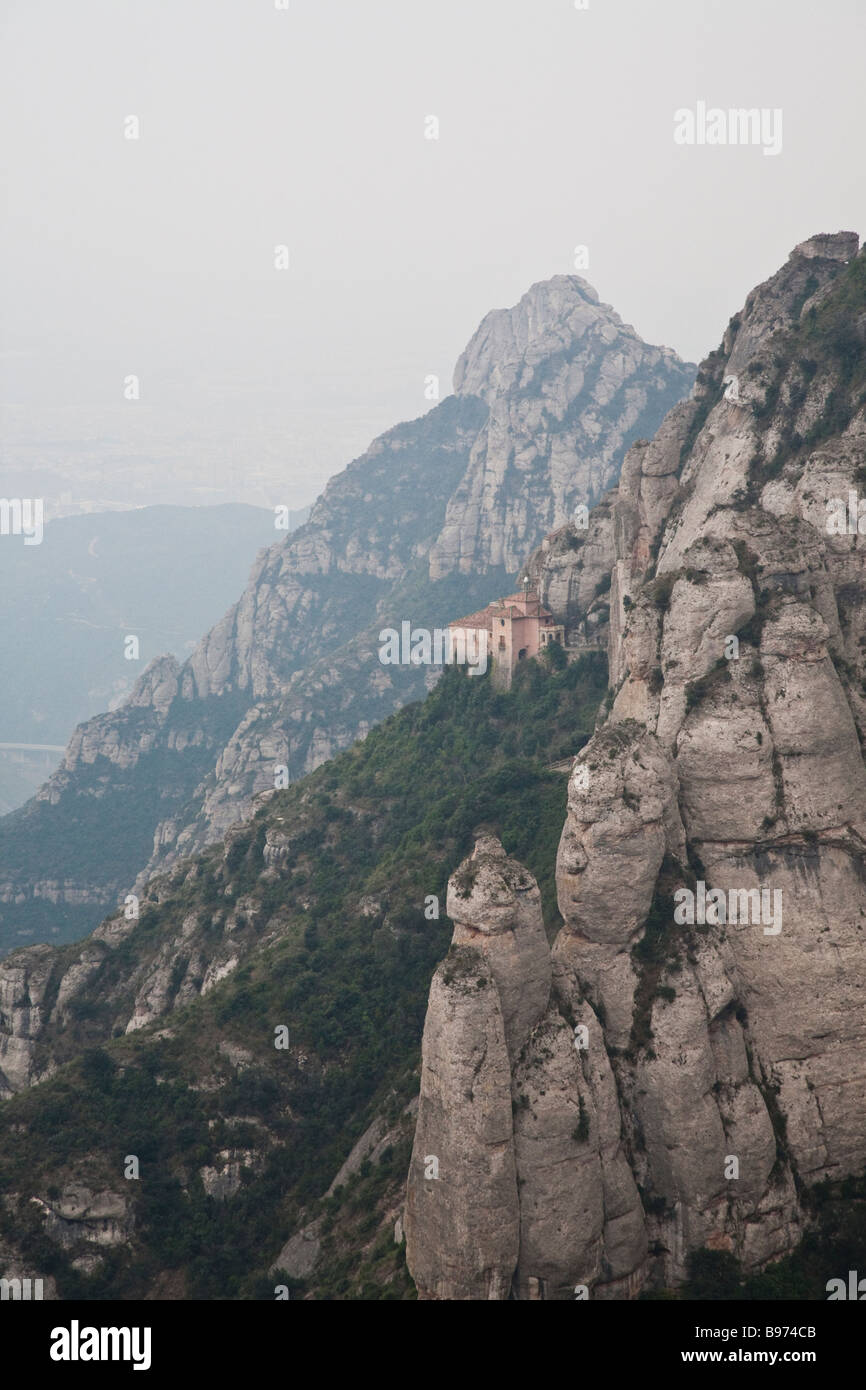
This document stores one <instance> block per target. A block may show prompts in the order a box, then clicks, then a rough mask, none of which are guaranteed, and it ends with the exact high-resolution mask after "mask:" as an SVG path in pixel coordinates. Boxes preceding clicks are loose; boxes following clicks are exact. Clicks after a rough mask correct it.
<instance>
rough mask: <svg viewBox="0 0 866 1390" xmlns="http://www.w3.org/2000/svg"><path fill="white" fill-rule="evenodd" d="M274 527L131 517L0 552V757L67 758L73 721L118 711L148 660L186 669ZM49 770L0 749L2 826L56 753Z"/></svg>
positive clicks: (267, 519) (259, 517) (190, 512)
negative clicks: (170, 660)
mask: <svg viewBox="0 0 866 1390" xmlns="http://www.w3.org/2000/svg"><path fill="white" fill-rule="evenodd" d="M295 515H299V514H295ZM300 515H302V514H300ZM49 517H50V512H49ZM274 520H275V518H274V514H273V512H271V511H268V510H267V509H265V508H261V507H250V506H246V505H243V504H240V503H237V504H227V505H223V506H218V507H179V506H177V507H176V506H157V507H137V508H133V509H131V510H129V511H113V512H105V513H92V514H88V515H86V516H70V517H61V518H59V519H55V520H52V519H49V520H48V521H47V522H46V525H45V531H44V535H43V538H42V544H41V545H40V546H38V547H35V546H34V547H25V546H24V545H23V544H21V543H20V542H18V541H16V540H15V539H14V538H4V539H2V540H0V688H2V690H3V707H2V713H0V745H3V744H6V743H15V744H55V745H56V744H62V745H63V746H65V745H66V743H67V741H68V739H69V735H70V733H71V731H72V730H73V729H74V728H75V726H76V725H77V724H79V723H80V722H81V721H82V720H83V719H87V718H89V717H91V716H92V715H94V714H96V713H98V711H100V710H102V709H107V708H108V709H110V708H113V707H115V706H117V705H119V704H121V703H122V702H123V700H124V699H126V698H127V697H128V695H129V694H130V692H131V690H132V688H133V686H134V685H135V682H136V680H137V679H138V677H139V676H140V675H141V673H142V672H143V671H144V670H145V668H146V667H147V666H148V665H149V663H150V662H151V661H152V660H153V659H154V658H155V657H157V656H160V655H162V654H163V653H164V652H167V651H173V652H174V653H175V654H176V655H177V656H178V657H179V658H180V659H181V660H182V659H183V658H184V657H186V656H187V655H188V654H189V652H190V651H192V650H193V648H194V646H195V644H196V642H197V641H198V640H199V638H200V637H201V635H202V633H204V632H206V631H207V630H208V628H209V627H211V626H212V624H213V623H214V621H215V620H216V619H217V618H218V617H219V616H220V615H221V614H222V613H223V612H224V611H225V607H226V605H227V604H228V603H230V602H231V601H232V599H233V598H234V596H235V594H236V593H237V591H238V588H239V586H240V585H241V584H243V583H244V581H245V579H246V576H247V574H248V572H249V566H250V563H251V561H252V559H253V557H254V556H255V554H256V551H257V550H258V549H260V548H262V547H264V546H266V545H269V544H270V543H271V542H272V541H273V540H274V537H275V535H276V534H277V533H276V532H275V530H274ZM292 520H293V517H291V516H290V517H289V524H290V526H291V522H292ZM128 635H134V636H135V637H136V638H137V640H138V643H139V655H138V657H137V659H135V660H127V659H126V657H125V655H124V649H125V640H126V637H127V636H128ZM61 751H62V750H61ZM48 759H50V755H47V758H37V757H34V758H33V759H31V760H30V762H31V764H32V766H28V761H27V758H26V754H25V753H24V752H23V751H22V752H19V751H18V750H16V751H15V753H14V761H13V754H12V753H11V752H10V753H7V752H5V751H4V750H2V748H0V814H3V813H5V812H6V811H8V810H11V809H12V807H13V805H19V804H21V803H22V802H23V801H25V800H26V799H27V797H28V796H32V795H33V793H34V792H35V791H36V790H37V789H38V787H39V786H40V785H41V783H42V782H43V781H44V780H45V777H46V776H48V775H49V773H50V772H51V771H52V770H53V767H55V766H56V765H57V763H58V762H59V761H60V757H59V753H58V754H55V755H54V758H53V763H50V765H48V766H45V764H46V762H47V761H48ZM42 768H44V770H42V771H41V775H40V769H42ZM13 788H14V789H13ZM21 791H23V793H24V794H23V795H21V794H20V792H21ZM16 795H17V796H18V799H17V800H13V801H12V803H11V804H4V802H6V803H8V801H9V799H10V798H11V797H13V796H16Z"/></svg>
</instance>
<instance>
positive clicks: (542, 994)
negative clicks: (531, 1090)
mask: <svg viewBox="0 0 866 1390" xmlns="http://www.w3.org/2000/svg"><path fill="white" fill-rule="evenodd" d="M446 911H447V913H448V916H449V917H450V918H451V920H452V922H453V923H454V936H453V944H454V945H455V946H473V947H476V948H477V949H478V950H481V951H483V952H485V954H486V955H487V957H488V960H489V963H490V969H491V971H492V974H493V979H494V981H495V984H496V988H497V991H498V994H499V1001H500V1005H501V1008H502V1020H503V1024H504V1027H505V1043H506V1047H507V1048H508V1055H509V1058H511V1059H512V1061H513V1059H514V1058H515V1057H516V1056H517V1054H518V1052H519V1051H520V1049H521V1048H522V1047H523V1044H524V1043H525V1042H526V1039H527V1038H528V1037H529V1034H530V1032H531V1031H532V1029H533V1028H534V1027H535V1024H536V1023H537V1022H538V1021H539V1019H540V1018H541V1016H542V1014H543V1013H544V1011H545V1009H546V1008H547V1002H548V999H549V998H550V951H549V948H548V945H547V937H546V936H545V934H544V924H543V922H542V917H541V895H540V894H539V891H538V884H537V883H536V882H535V879H534V878H533V877H532V874H530V873H528V872H527V870H526V869H524V868H522V866H521V865H520V864H518V863H516V862H515V860H513V859H508V858H507V857H506V854H505V850H504V849H503V848H502V845H501V844H500V843H499V841H498V840H497V839H495V837H493V836H492V835H486V836H483V837H481V838H479V839H478V840H477V841H476V844H475V849H474V851H473V854H472V856H471V858H470V859H468V860H467V861H466V863H465V864H463V865H462V866H461V868H460V869H459V870H458V872H457V873H456V874H454V875H453V876H452V878H451V880H450V882H449V884H448V898H447V907H446Z"/></svg>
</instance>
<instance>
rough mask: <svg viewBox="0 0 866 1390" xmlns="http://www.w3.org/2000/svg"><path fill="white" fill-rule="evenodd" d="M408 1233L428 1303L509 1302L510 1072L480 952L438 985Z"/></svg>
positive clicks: (468, 953) (441, 973)
mask: <svg viewBox="0 0 866 1390" xmlns="http://www.w3.org/2000/svg"><path fill="white" fill-rule="evenodd" d="M404 1229H405V1233H406V1259H407V1263H408V1265H409V1268H410V1270H411V1272H412V1277H413V1279H414V1280H415V1283H416V1286H417V1288H418V1293H419V1296H420V1297H421V1298H439V1299H441V1298H447V1299H503V1298H506V1297H507V1296H508V1291H509V1289H510V1287H511V1279H512V1275H513V1272H514V1267H515V1265H516V1263H517V1251H518V1239H519V1215H518V1201H517V1172H516V1167H515V1161H514V1138H513V1129H512V1120H511V1073H510V1070H509V1065H508V1051H507V1048H506V1043H505V1026H504V1021H503V1017H502V1008H501V1005H500V1002H499V994H498V991H497V988H496V984H495V981H494V978H493V972H492V970H491V968H490V962H489V959H488V957H487V955H486V953H485V952H483V951H481V950H480V949H478V948H477V947H474V946H457V947H452V949H451V951H450V952H449V954H448V956H446V958H445V960H444V961H443V962H442V964H441V965H440V966H439V968H438V970H437V971H436V974H435V975H434V977H433V983H432V985H431V987H430V1002H429V1005H428V1010H427V1021H426V1023H425V1025H424V1040H423V1044H422V1073H421V1097H420V1100H419V1104H418V1122H417V1127H416V1130H415V1142H414V1146H413V1149H412V1159H411V1164H410V1169H409V1182H408V1187H407V1196H406V1215H405V1221H404Z"/></svg>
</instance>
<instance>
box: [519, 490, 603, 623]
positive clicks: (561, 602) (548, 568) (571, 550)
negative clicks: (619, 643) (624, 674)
mask: <svg viewBox="0 0 866 1390" xmlns="http://www.w3.org/2000/svg"><path fill="white" fill-rule="evenodd" d="M615 496H616V489H614V490H613V491H612V492H611V493H608V494H607V496H606V497H605V498H604V499H603V500H602V501H601V502H599V504H598V506H597V507H594V508H593V509H592V511H591V512H590V514H589V518H588V524H587V526H586V527H585V528H582V527H577V526H575V525H574V524H573V523H571V522H569V523H568V524H567V525H566V526H562V527H560V529H559V530H558V531H554V532H553V533H552V535H550V536H545V538H544V540H543V541H542V542H541V545H540V546H539V548H538V550H536V551H535V552H534V553H533V554H532V555H531V556H530V558H529V560H528V562H527V564H526V565H525V566H524V567H523V573H524V574H525V575H528V576H529V581H530V588H531V589H532V591H533V592H534V593H536V594H538V596H539V598H540V599H541V602H542V603H543V604H544V606H545V607H546V608H549V609H550V611H551V613H552V614H553V616H554V618H555V619H556V621H557V622H558V623H562V624H563V625H564V627H565V638H566V643H567V645H570V646H587V647H594V646H606V645H607V641H608V618H609V614H610V576H611V570H612V569H613V564H614V558H615V550H614V543H613V500H614V498H615Z"/></svg>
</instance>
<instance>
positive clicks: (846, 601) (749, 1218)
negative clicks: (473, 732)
mask: <svg viewBox="0 0 866 1390" xmlns="http://www.w3.org/2000/svg"><path fill="white" fill-rule="evenodd" d="M856 253H857V238H856V237H855V236H853V235H850V234H845V233H842V234H839V235H837V236H822V237H816V238H813V239H812V240H811V241H809V242H806V243H804V244H803V245H802V246H799V247H797V248H796V249H795V250H794V252H793V253H792V255H791V257H790V259H789V261H788V262H787V264H786V265H785V266H784V267H783V268H782V269H781V270H780V271H779V272H778V274H777V275H775V276H774V277H772V279H771V280H769V281H768V282H766V284H764V285H761V286H759V287H758V289H756V290H755V291H754V292H753V293H752V294H751V295H750V296H749V299H748V300H747V302H746V305H745V307H744V309H743V311H742V313H741V314H739V315H737V316H736V317H735V318H734V319H733V320H732V321H731V324H730V325H729V327H728V330H727V332H726V334H725V337H724V339H723V342H722V345H721V347H720V348H719V350H718V351H717V352H715V353H713V354H712V355H711V357H710V358H709V359H708V360H707V362H705V363H704V364H703V366H702V368H701V370H700V372H699V374H698V387H697V390H696V393H695V397H694V399H693V400H691V401H689V402H686V403H684V404H682V405H680V406H677V407H676V408H675V409H674V410H673V411H672V412H671V413H670V414H669V416H668V417H667V419H666V420H665V421H664V423H663V425H662V426H661V428H660V430H659V431H658V433H657V435H656V436H655V438H654V439H653V440H652V442H646V441H640V442H638V443H636V444H635V445H634V446H633V448H632V449H631V450H630V452H629V454H628V456H627V458H626V461H625V464H624V466H623V470H622V476H621V480H620V484H619V487H618V490H617V493H616V495H615V496H613V497H612V498H611V501H610V510H611V517H612V529H613V541H614V557H613V567H612V584H611V592H610V640H609V667H610V682H611V691H610V694H609V699H608V701H607V702H606V708H607V709H609V710H610V713H609V715H608V714H607V713H606V712H605V713H603V715H602V718H603V720H604V721H605V722H603V723H602V724H601V727H600V728H599V729H598V730H597V732H596V733H595V735H594V736H593V738H592V739H591V741H590V743H589V744H588V745H587V747H586V748H585V749H584V750H583V751H582V752H581V754H580V755H579V757H578V759H577V760H576V763H575V766H574V769H573V772H572V775H571V778H570V783H569V798H568V814H567V818H566V823H565V826H564V829H563V833H562V839H561V842H560V847H559V855H558V860H557V889H558V898H559V907H560V912H561V914H562V918H563V923H564V925H563V927H562V930H561V931H560V933H559V935H558V937H557V939H556V941H555V943H554V946H553V950H552V963H553V989H552V1003H551V1006H550V1011H549V1013H548V1014H547V1015H546V1016H545V1018H544V1019H543V1021H542V1022H541V1023H540V1024H539V1025H537V1027H536V1031H535V1033H534V1034H533V1035H532V1038H531V1039H530V1043H529V1049H530V1053H531V1054H533V1055H534V1058H535V1059H536V1068H537V1069H536V1070H535V1071H534V1075H533V1085H532V1086H531V1087H530V1088H526V1087H525V1084H524V1083H525V1080H526V1070H525V1068H526V1059H525V1058H522V1059H521V1060H520V1061H519V1062H518V1063H517V1065H516V1066H512V1070H511V1081H512V1088H513V1089H514V1090H515V1091H517V1090H518V1088H521V1087H523V1088H524V1089H522V1090H520V1091H519V1096H520V1097H521V1098H520V1099H516V1100H515V1119H514V1125H513V1129H512V1134H511V1139H510V1142H511V1146H512V1149H513V1151H514V1154H515V1159H514V1162H515V1171H516V1174H517V1195H516V1198H515V1200H516V1202H517V1211H516V1217H515V1216H514V1214H512V1219H516V1220H517V1222H518V1224H519V1228H520V1240H519V1243H518V1253H517V1256H516V1258H515V1260H514V1263H513V1266H512V1280H511V1284H510V1286H509V1282H508V1279H507V1272H506V1271H505V1270H504V1268H502V1267H501V1265H500V1267H499V1271H498V1277H497V1282H496V1286H495V1287H496V1289H497V1290H500V1291H501V1290H502V1289H503V1288H506V1286H508V1287H510V1288H511V1289H512V1290H513V1296H516V1297H518V1298H533V1297H554V1298H555V1297H565V1296H568V1294H567V1290H568V1287H569V1284H570V1283H571V1282H574V1283H575V1284H584V1285H586V1286H587V1287H588V1289H589V1291H590V1295H591V1296H593V1297H605V1296H615V1297H622V1296H628V1295H629V1294H632V1293H634V1292H635V1291H636V1290H638V1289H639V1288H641V1287H643V1286H645V1285H647V1284H649V1285H650V1286H659V1285H670V1284H672V1283H676V1282H677V1281H678V1280H681V1279H682V1278H683V1276H684V1273H685V1269H686V1262H687V1258H688V1255H689V1253H690V1252H691V1251H694V1250H695V1249H698V1248H700V1247H709V1248H711V1249H716V1250H727V1251H731V1252H733V1253H734V1254H736V1255H737V1256H738V1258H739V1259H740V1260H741V1261H742V1262H743V1265H744V1267H745V1268H747V1269H750V1268H751V1269H754V1268H760V1267H762V1266H763V1265H764V1264H766V1263H767V1262H769V1261H771V1260H773V1259H774V1258H777V1257H778V1256H780V1255H782V1254H784V1253H786V1252H788V1251H790V1250H791V1249H792V1248H793V1247H794V1246H795V1245H796V1243H797V1241H798V1240H799V1238H800V1236H801V1235H802V1232H803V1229H804V1220H805V1217H804V1203H803V1196H804V1192H805V1190H806V1189H807V1188H808V1187H809V1186H810V1185H812V1184H814V1183H816V1182H818V1181H820V1180H822V1179H826V1178H839V1177H843V1176H845V1175H847V1174H851V1173H855V1172H858V1171H860V1170H861V1169H862V1167H863V1165H864V1162H866V1137H864V1136H866V988H864V985H863V980H864V978H866V888H864V882H866V877H864V845H866V841H864V836H866V769H864V762H863V755H862V735H863V691H864V689H866V686H864V682H863V678H864V669H863V667H864V655H863V647H864V633H863V628H864V615H866V604H864V599H866V589H864V579H866V572H864V565H863V554H864V552H863V548H862V540H861V535H862V532H861V531H860V530H859V529H858V526H857V520H856V515H857V514H856V500H857V499H856V497H855V499H854V504H853V505H854V518H855V519H854V523H853V527H851V528H848V529H847V530H845V531H843V533H842V534H840V533H839V531H840V529H842V528H840V526H839V525H838V524H837V523H838V517H839V516H840V515H841V512H840V505H841V508H842V510H843V511H847V510H849V508H848V498H849V493H854V494H856V493H857V491H858V488H862V486H863V484H864V481H866V371H864V361H866V351H864V346H866V256H864V254H863V253H860V254H859V255H857V254H856ZM838 499H844V502H842V503H841V504H840V503H839V501H838ZM834 518H835V520H834ZM863 530H866V522H864V526H863ZM569 550H570V547H566V550H565V554H566V559H565V561H563V547H562V545H561V542H559V541H557V540H556V538H552V539H551V543H550V546H549V553H551V558H552V560H553V565H552V574H551V577H550V579H549V581H548V582H549V585H550V591H551V592H555V593H557V594H558V595H565V594H568V593H569V591H570V590H573V589H574V587H575V586H579V584H580V583H581V581H582V569H581V552H580V550H579V549H576V550H574V551H573V556H574V558H573V560H572V561H571V562H569V559H568V552H569ZM531 563H533V564H534V565H536V566H537V567H539V569H540V570H543V568H544V552H542V553H541V555H540V556H536V557H535V559H534V560H533V562H531ZM514 872H518V869H517V867H516V866H515V869H514ZM689 894H691V895H692V896H691V899H689V897H688V895H689ZM690 901H691V904H692V906H693V909H694V911H693V914H692V915H691V916H690V915H689V902H690ZM486 917H487V908H486V906H485V904H484V903H478V904H477V905H476V926H477V927H478V928H479V930H483V923H484V922H485V920H486ZM444 968H446V967H440V969H444ZM488 1007H489V1005H488ZM437 1012H438V1005H437V1001H436V999H435V998H434V997H433V995H432V994H431V1002H430V1012H429V1014H428V1022H427V1030H429V1034H430V1036H431V1038H432V1037H436V1038H438V1039H439V1043H438V1049H439V1052H441V1051H442V1042H441V1038H442V1034H443V1030H444V1031H445V1032H446V1033H447V1020H446V1019H445V1018H444V1016H442V1017H439V1018H437ZM431 1015H432V1017H431ZM566 1024H567V1025H568V1028H566ZM581 1025H584V1026H585V1030H586V1031H585V1032H583V1033H582V1032H580V1026H581ZM572 1026H573V1027H575V1028H576V1029H577V1030H578V1031H577V1033H576V1034H575V1037H576V1041H577V1042H578V1050H577V1053H576V1056H577V1057H578V1058H579V1061H580V1066H579V1068H578V1067H577V1066H576V1064H575V1058H574V1056H572V1055H570V1054H569V1052H568V1048H567V1047H566V1045H565V1043H566V1040H567V1032H568V1029H570V1028H571V1027H572ZM464 1031H465V1030H464ZM425 1036H426V1032H425ZM431 1065H434V1063H432V1062H431V1061H430V1060H428V1058H427V1055H426V1053H425V1063H424V1068H425V1076H426V1073H427V1071H428V1069H429V1067H430V1066H431ZM435 1066H436V1067H437V1069H438V1072H439V1074H441V1071H442V1064H441V1062H438V1061H437V1062H436V1063H435ZM427 1084H430V1083H429V1082H425V1078H424V1076H422V1098H423V1095H424V1090H425V1085H427ZM522 1097H526V1098H527V1099H528V1107H527V1108H526V1109H524V1108H523V1100H522ZM461 1104H462V1105H463V1108H464V1109H466V1107H467V1106H469V1104H470V1102H468V1101H467V1100H466V1099H465V1097H464V1099H463V1100H462V1102H461ZM569 1107H570V1113H572V1114H573V1113H574V1110H575V1107H577V1108H578V1110H579V1112H580V1114H581V1116H582V1124H581V1125H580V1126H579V1127H578V1128H577V1130H576V1131H575V1132H576V1133H580V1134H582V1146H581V1147H582V1151H583V1157H584V1160H585V1166H584V1167H583V1168H581V1170H580V1175H579V1176H578V1175H577V1173H576V1170H574V1171H573V1172H570V1173H568V1176H567V1178H566V1179H565V1180H564V1187H563V1188H562V1189H557V1190H555V1191H554V1192H553V1193H548V1194H547V1196H546V1199H545V1200H543V1201H539V1200H538V1199H537V1198H536V1196H535V1194H534V1186H533V1184H534V1182H535V1181H536V1179H534V1178H533V1177H532V1176H531V1175H530V1173H529V1172H528V1170H527V1171H526V1173H525V1176H526V1182H525V1183H522V1182H521V1174H522V1172H523V1170H524V1168H526V1164H527V1159H526V1157H525V1155H527V1154H529V1153H531V1152H532V1150H531V1149H529V1148H527V1147H526V1146H524V1147H521V1144H520V1142H519V1140H518V1134H519V1133H520V1132H521V1130H525V1131H526V1132H527V1134H528V1135H531V1137H532V1139H533V1141H534V1142H535V1144H536V1146H537V1149H536V1152H541V1153H543V1154H544V1155H545V1158H546V1161H547V1162H548V1163H550V1164H551V1165H552V1166H556V1155H557V1153H558V1149H557V1144H558V1143H559V1142H560V1141H561V1136H562V1131H563V1123H562V1122H561V1121H560V1118H559V1116H560V1112H561V1111H563V1110H564V1111H565V1112H566V1113H568V1112H569ZM446 1108H447V1107H446ZM462 1132H463V1133H464V1135H466V1136H471V1134H472V1129H471V1123H470V1117H469V1116H468V1115H466V1116H464V1122H463V1126H462ZM466 1143H467V1148H466V1149H465V1151H464V1152H463V1153H462V1154H461V1155H460V1160H461V1162H462V1164H463V1165H465V1166H469V1167H471V1166H472V1165H473V1152H472V1144H471V1140H470V1139H469V1138H467V1141H466ZM424 1144H425V1145H428V1146H430V1149H431V1151H432V1150H433V1148H435V1145H434V1139H433V1136H432V1135H426V1134H425V1135H424ZM605 1145H607V1147H605ZM612 1146H613V1147H612ZM474 1157H475V1158H477V1154H476V1155H475V1156H474ZM562 1161H563V1163H565V1162H566V1158H565V1156H563V1160H562ZM571 1161H572V1163H573V1162H574V1160H573V1158H572V1159H571ZM476 1171H478V1165H477V1164H476ZM559 1172H560V1174H562V1173H564V1172H568V1170H567V1168H563V1167H562V1166H560V1167H559ZM593 1172H595V1173H596V1176H595V1177H592V1176H591V1175H592V1173H593ZM419 1184H422V1180H421V1179H419V1175H418V1170H417V1167H413V1168H412V1170H411V1171H410V1176H409V1198H408V1203H407V1211H408V1209H409V1206H410V1205H411V1203H412V1201H413V1200H414V1201H415V1202H416V1203H417V1201H418V1197H417V1196H413V1193H417V1191H418V1190H419ZM422 1185H423V1184H422ZM593 1193H594V1194H595V1195H594V1196H593V1195H592V1194H593ZM436 1199H438V1201H439V1203H440V1206H441V1205H443V1204H446V1203H447V1200H448V1190H447V1188H445V1187H444V1186H443V1187H442V1188H439V1189H437V1191H436V1198H433V1197H428V1198H427V1201H428V1205H429V1204H430V1203H432V1202H433V1201H434V1200H436ZM554 1214H558V1215H557V1216H554ZM438 1222H439V1224H438V1225H437V1224H436V1222H433V1221H428V1222H427V1224H426V1225H425V1224H423V1223H418V1224H417V1225H416V1228H415V1230H414V1233H413V1238H412V1240H411V1241H410V1243H409V1248H408V1256H409V1264H410V1269H412V1270H413V1273H415V1271H416V1270H417V1273H416V1274H415V1277H416V1279H417V1281H418V1283H419V1289H421V1291H422V1293H423V1294H424V1296H428V1297H467V1296H468V1297H474V1296H478V1295H477V1294H471V1293H470V1294H468V1293H467V1292H466V1285H465V1283H463V1282H461V1279H460V1277H459V1276H458V1275H455V1274H454V1272H453V1270H451V1269H450V1267H449V1271H448V1272H447V1273H445V1274H443V1273H442V1270H441V1266H440V1264H439V1256H438V1247H437V1240H438V1231H439V1229H442V1228H444V1226H445V1224H446V1220H445V1218H444V1217H443V1216H442V1215H441V1213H440V1214H439V1216H438ZM545 1223H547V1225H545ZM551 1223H552V1224H551ZM553 1227H555V1230H554V1229H553ZM410 1229H411V1228H410ZM575 1252H579V1253H578V1254H577V1255H576V1254H575ZM484 1296H488V1297H506V1296H508V1294H507V1293H505V1294H503V1293H501V1292H499V1293H497V1292H494V1291H492V1286H491V1288H490V1289H488V1291H487V1293H486V1294H485V1295H484Z"/></svg>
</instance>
